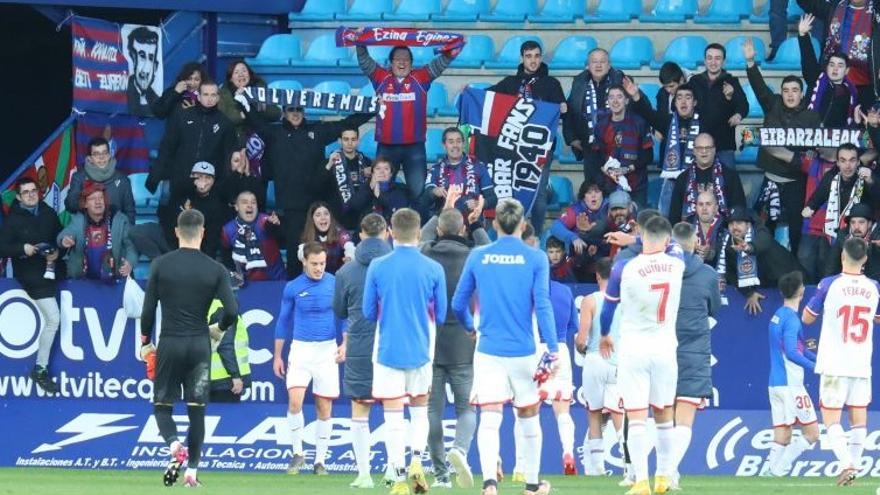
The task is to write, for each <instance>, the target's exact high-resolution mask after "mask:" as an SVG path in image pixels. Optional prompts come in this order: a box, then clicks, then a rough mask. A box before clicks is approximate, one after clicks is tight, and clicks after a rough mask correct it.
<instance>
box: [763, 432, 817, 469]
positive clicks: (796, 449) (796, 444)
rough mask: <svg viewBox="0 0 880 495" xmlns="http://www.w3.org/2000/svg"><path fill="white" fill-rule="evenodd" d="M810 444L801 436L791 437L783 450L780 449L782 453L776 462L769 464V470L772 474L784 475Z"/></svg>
mask: <svg viewBox="0 0 880 495" xmlns="http://www.w3.org/2000/svg"><path fill="white" fill-rule="evenodd" d="M812 446H813V445H812V444H811V443H810V442H807V440H806V439H805V438H804V437H803V436H798V437H795V438H793V439H792V440H791V442H790V443H789V444H788V445H787V446H786V447H785V450H783V451H782V455H780V456H779V459H778V460H777V461H776V464H775V465H773V464H771V465H770V472H771V473H773V476H785V473H786V471H788V469H789V468H790V466H791V464H792V463H793V462H794V461H795V460H796V459H797V458H798V457H800V455H801V454H802V453H803V452H804V451H805V450H807V449H809V448H810V447H812Z"/></svg>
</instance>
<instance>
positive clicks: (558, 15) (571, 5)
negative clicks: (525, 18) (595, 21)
mask: <svg viewBox="0 0 880 495" xmlns="http://www.w3.org/2000/svg"><path fill="white" fill-rule="evenodd" d="M585 6H586V2H584V1H583V0H581V1H577V0H544V8H542V9H541V13H540V14H538V15H530V16H529V22H540V23H545V22H558V23H570V22H573V21H574V19H575V18H576V17H581V16H583V15H584V7H585Z"/></svg>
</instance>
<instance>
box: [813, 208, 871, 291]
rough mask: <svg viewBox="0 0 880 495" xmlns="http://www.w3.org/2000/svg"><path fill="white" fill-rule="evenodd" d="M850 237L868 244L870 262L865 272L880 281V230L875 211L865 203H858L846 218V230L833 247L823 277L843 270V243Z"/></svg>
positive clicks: (840, 233)
mask: <svg viewBox="0 0 880 495" xmlns="http://www.w3.org/2000/svg"><path fill="white" fill-rule="evenodd" d="M850 237H858V238H861V239H864V240H865V241H867V242H868V261H867V262H865V268H864V272H865V275H867V276H868V277H869V278H872V279H874V280H878V279H880V247H878V246H877V244H880V229H878V228H877V222H875V221H874V210H872V209H871V207H870V206H868V205H866V204H865V203H856V204H854V205H853V206H852V208H851V209H850V210H849V215H847V216H846V228H845V229H841V230H840V231H839V232H838V234H837V239H836V240H835V241H834V244H832V245H831V251H830V252H829V253H828V256H827V258H826V259H825V271H824V273H823V275H822V276H823V277H828V276H830V275H836V274H838V273H840V272H841V271H842V270H843V266H842V262H841V261H840V254H841V253H842V252H843V243H844V242H846V240H847V239H849V238H850Z"/></svg>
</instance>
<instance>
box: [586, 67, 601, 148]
mask: <svg viewBox="0 0 880 495" xmlns="http://www.w3.org/2000/svg"><path fill="white" fill-rule="evenodd" d="M598 110H599V98H598V95H597V92H596V85H595V84H594V83H593V77H592V76H590V75H589V74H587V87H586V88H584V120H585V121H586V122H587V136H589V139H590V144H593V141H595V140H596V136H594V135H593V132H594V129H595V128H596V115H597V114H598Z"/></svg>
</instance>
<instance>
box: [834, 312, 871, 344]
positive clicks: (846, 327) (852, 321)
mask: <svg viewBox="0 0 880 495" xmlns="http://www.w3.org/2000/svg"><path fill="white" fill-rule="evenodd" d="M870 312H871V308H869V307H866V306H841V307H840V309H839V310H838V311H837V316H838V317H841V318H843V328H842V329H841V330H842V331H843V341H844V342H847V341H849V339H852V341H853V342H855V343H856V344H861V343H862V342H864V341H865V339H866V338H867V337H868V328H870V326H869V325H870V322H869V321H868V318H867V317H866V316H867V315H870Z"/></svg>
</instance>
